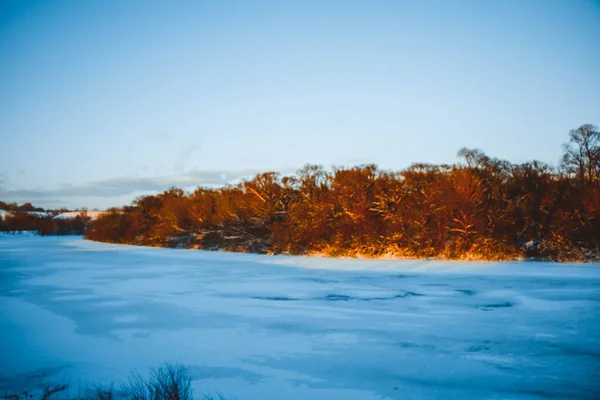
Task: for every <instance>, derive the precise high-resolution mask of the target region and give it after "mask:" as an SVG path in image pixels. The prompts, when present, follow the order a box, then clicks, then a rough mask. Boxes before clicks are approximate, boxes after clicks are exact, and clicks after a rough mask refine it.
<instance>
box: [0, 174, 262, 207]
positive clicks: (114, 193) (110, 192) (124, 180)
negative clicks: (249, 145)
mask: <svg viewBox="0 0 600 400" xmlns="http://www.w3.org/2000/svg"><path fill="white" fill-rule="evenodd" d="M259 172H261V171H258V170H240V171H219V170H215V171H189V172H185V173H183V174H179V175H173V176H164V177H121V178H112V179H106V180H101V181H94V182H89V183H86V184H83V185H64V186H62V187H59V188H51V189H45V188H36V189H19V190H9V189H6V188H0V198H3V199H6V200H9V201H10V200H12V199H18V200H22V199H27V201H32V202H33V201H39V200H44V199H45V200H48V199H64V198H69V197H118V196H126V195H130V194H135V193H140V192H145V193H148V192H162V191H164V190H167V189H169V188H171V187H173V186H175V187H179V188H183V189H190V188H195V187H198V186H213V187H214V186H223V185H227V184H230V183H235V182H239V181H240V180H242V179H245V178H251V177H252V176H254V175H255V174H257V173H259ZM0 183H2V182H1V180H0Z"/></svg>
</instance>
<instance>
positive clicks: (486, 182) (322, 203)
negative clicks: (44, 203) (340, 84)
mask: <svg viewBox="0 0 600 400" xmlns="http://www.w3.org/2000/svg"><path fill="white" fill-rule="evenodd" d="M564 150H565V153H564V158H563V162H562V164H561V166H560V167H558V168H555V167H552V166H549V165H546V164H544V163H541V162H537V161H533V162H528V163H524V164H518V165H515V164H511V163H509V162H506V161H502V160H498V159H494V158H490V157H488V156H486V155H485V154H483V153H482V152H481V151H479V150H469V149H462V150H460V151H459V156H460V157H461V159H462V160H463V161H462V162H460V163H458V164H455V165H426V164H415V165H413V166H411V167H410V168H407V169H405V170H403V171H399V172H388V171H381V170H378V169H377V167H376V166H374V165H366V166H359V167H354V168H335V169H333V171H326V170H324V169H323V168H322V167H320V166H314V165H307V166H306V167H304V168H303V169H301V170H300V171H298V172H297V174H296V175H294V176H286V177H280V176H279V174H276V173H273V172H266V173H263V174H259V175H257V176H256V177H255V178H254V179H252V180H249V181H245V182H242V183H240V184H238V185H236V186H227V187H224V188H220V189H206V188H198V189H197V190H195V191H194V192H193V193H184V192H183V191H182V190H180V189H176V188H172V189H170V190H168V191H166V192H164V193H161V194H158V195H156V196H145V197H140V198H138V199H136V200H135V201H134V203H133V204H132V205H131V206H127V207H124V208H123V209H114V210H112V211H111V212H110V213H108V214H105V215H104V216H102V217H100V218H99V219H98V220H96V221H95V222H93V224H92V225H91V228H90V229H89V230H87V232H86V234H85V235H86V237H87V238H89V239H92V240H99V241H108V242H116V243H130V244H142V245H150V246H169V247H188V248H200V249H223V250H229V251H243V252H258V253H285V254H310V253H322V254H328V255H333V256H355V255H363V256H380V255H393V256H407V257H440V258H447V259H484V260H502V259H515V258H537V259H548V260H558V261H566V260H590V259H595V258H598V254H599V246H600V132H598V129H597V128H596V127H594V126H592V125H584V126H582V127H580V128H578V129H576V130H573V131H571V133H570V142H569V143H568V144H566V145H565V147H564Z"/></svg>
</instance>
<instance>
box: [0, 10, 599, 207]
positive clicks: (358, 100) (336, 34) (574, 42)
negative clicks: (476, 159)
mask: <svg viewBox="0 0 600 400" xmlns="http://www.w3.org/2000/svg"><path fill="white" fill-rule="evenodd" d="M585 123H592V124H596V125H600V2H599V1H592V0H562V1H553V0H539V1H535V0H514V1H512V0H497V1H492V0H485V1H481V0H476V1H460V0H459V1H401V0H392V1H377V0H368V1H367V0H365V1H348V0H343V1H324V0H321V1H317V0H315V1H272V2H271V1H250V0H241V1H236V2H231V1H212V0H211V1H208V0H206V1H178V0H176V1H149V0H139V1H135V0H126V1H121V0H97V1H92V0H90V1H80V0H73V1H27V0H17V1H11V0H9V1H7V0H0V200H4V201H18V202H24V201H31V202H33V203H34V204H38V205H41V206H44V207H56V206H63V205H64V206H68V207H82V206H87V207H100V208H104V207H108V206H115V205H122V204H124V203H128V202H129V201H130V200H131V199H132V198H133V197H135V196H136V195H138V194H140V193H144V192H152V191H157V190H162V189H164V188H167V187H168V186H170V185H176V186H182V187H191V186H195V185H199V184H200V185H219V184H222V183H224V182H227V181H235V180H236V179H239V178H240V177H244V176H248V175H251V174H253V173H254V172H256V171H263V170H277V171H282V172H290V171H294V170H296V169H298V168H300V167H302V166H303V165H304V164H306V163H316V164H321V165H324V166H331V165H355V164H364V163H375V164H377V165H379V166H380V167H381V168H383V169H401V168H404V167H406V166H408V165H410V164H411V163H413V162H430V163H451V162H454V161H456V152H457V150H458V149H459V148H461V147H463V146H467V147H473V148H480V149H482V150H483V151H485V152H486V153H487V154H489V155H491V156H495V157H498V158H503V159H507V160H509V161H512V162H523V161H528V160H532V159H538V160H541V161H545V162H548V163H552V164H556V163H557V162H558V160H559V158H560V154H561V144H562V143H564V142H565V141H566V140H567V134H568V131H569V130H570V129H573V128H576V127H578V126H580V125H582V124H585Z"/></svg>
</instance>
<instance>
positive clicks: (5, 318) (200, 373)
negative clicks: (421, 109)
mask: <svg viewBox="0 0 600 400" xmlns="http://www.w3.org/2000/svg"><path fill="white" fill-rule="evenodd" d="M0 282H1V287H0V335H1V339H2V341H1V342H0V391H2V392H3V393H4V390H5V389H6V390H7V391H9V392H10V391H11V390H17V389H20V390H23V389H25V388H30V387H33V386H35V385H38V384H39V383H40V382H50V381H51V382H65V381H66V382H69V383H70V384H71V387H72V388H74V390H80V389H79V388H83V387H85V386H87V385H89V384H90V382H100V383H110V382H111V381H114V382H117V381H121V380H123V379H125V378H126V376H127V375H128V374H129V372H130V371H131V370H132V369H137V370H139V371H141V372H144V371H147V368H148V367H155V366H158V365H159V364H160V363H162V362H163V361H165V360H166V361H174V362H178V363H183V364H185V365H187V366H189V369H190V371H191V374H192V376H193V378H194V389H195V394H196V397H198V398H200V397H202V395H203V394H205V393H210V394H215V393H217V392H220V393H222V394H223V395H224V396H226V397H228V398H236V399H238V400H258V399H261V400H263V399H311V400H325V399H327V400H329V399H344V400H349V399H361V400H362V399H365V400H369V399H433V398H442V399H450V398H453V399H543V398H577V399H586V398H587V399H594V398H596V399H597V398H600V265H597V264H596V265H566V264H549V263H524V262H518V263H462V262H432V261H381V260H378V261H375V260H347V259H344V260H332V259H323V258H306V257H283V256H259V255H250V254H230V253H220V252H202V251H190V250H173V249H155V248H139V247H130V246H119V245H110V244H101V243H93V242H89V241H84V240H82V239H80V238H77V237H69V238H57V237H49V238H40V237H33V236H15V237H11V236H0Z"/></svg>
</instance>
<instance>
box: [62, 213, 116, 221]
mask: <svg viewBox="0 0 600 400" xmlns="http://www.w3.org/2000/svg"><path fill="white" fill-rule="evenodd" d="M104 213H105V211H68V212H64V213H61V214H58V215H57V216H56V217H54V219H74V218H76V217H79V216H81V215H82V214H85V215H86V216H87V217H89V218H90V219H91V220H92V221H93V220H95V219H97V218H98V217H99V216H100V215H102V214H104Z"/></svg>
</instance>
